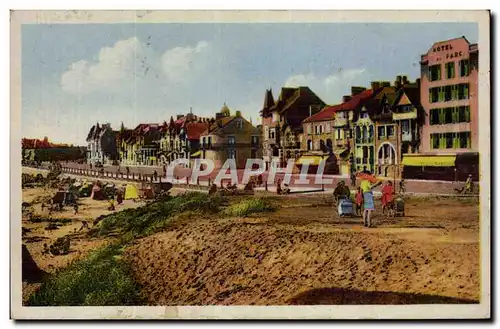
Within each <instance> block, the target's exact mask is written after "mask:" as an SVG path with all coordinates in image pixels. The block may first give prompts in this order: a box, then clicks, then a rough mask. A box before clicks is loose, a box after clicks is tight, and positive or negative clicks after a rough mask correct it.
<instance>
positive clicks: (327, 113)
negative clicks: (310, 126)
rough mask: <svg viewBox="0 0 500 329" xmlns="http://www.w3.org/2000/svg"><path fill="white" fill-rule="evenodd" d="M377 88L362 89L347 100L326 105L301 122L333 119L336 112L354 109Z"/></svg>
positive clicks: (374, 92)
mask: <svg viewBox="0 0 500 329" xmlns="http://www.w3.org/2000/svg"><path fill="white" fill-rule="evenodd" d="M378 90H379V89H376V90H375V91H374V90H373V89H368V90H364V91H362V92H361V93H359V94H357V95H355V96H353V97H352V98H351V99H350V100H349V101H347V102H345V103H341V104H337V105H332V106H327V107H325V108H323V109H322V110H321V111H319V112H318V113H316V114H314V115H311V116H310V117H308V118H306V119H305V120H304V121H303V122H304V123H307V122H317V121H327V120H333V119H334V118H335V113H336V112H338V111H347V110H354V109H355V108H357V107H358V106H359V105H360V104H361V103H362V102H364V101H366V100H367V99H369V98H370V97H372V96H373V95H374V94H376V93H377V91H378Z"/></svg>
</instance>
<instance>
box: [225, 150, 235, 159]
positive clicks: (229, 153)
mask: <svg viewBox="0 0 500 329" xmlns="http://www.w3.org/2000/svg"><path fill="white" fill-rule="evenodd" d="M227 158H228V159H236V150H235V149H228V150H227Z"/></svg>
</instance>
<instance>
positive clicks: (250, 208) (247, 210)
mask: <svg viewBox="0 0 500 329" xmlns="http://www.w3.org/2000/svg"><path fill="white" fill-rule="evenodd" d="M274 210H276V207H275V206H274V205H272V204H271V202H270V201H269V200H267V199H264V198H249V199H244V200H242V201H240V202H238V203H235V204H232V205H230V206H229V207H227V208H226V209H224V210H223V211H222V214H223V215H226V216H236V217H247V216H248V215H250V214H253V213H262V212H270V211H274Z"/></svg>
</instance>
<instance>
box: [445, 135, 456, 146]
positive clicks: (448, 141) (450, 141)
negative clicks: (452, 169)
mask: <svg viewBox="0 0 500 329" xmlns="http://www.w3.org/2000/svg"><path fill="white" fill-rule="evenodd" d="M444 135H445V147H446V148H447V149H451V148H453V137H454V135H455V133H446V134H444Z"/></svg>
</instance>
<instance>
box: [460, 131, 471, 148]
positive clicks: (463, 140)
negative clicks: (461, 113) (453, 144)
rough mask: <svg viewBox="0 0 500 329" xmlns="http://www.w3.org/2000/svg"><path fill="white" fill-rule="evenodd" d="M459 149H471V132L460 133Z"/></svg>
mask: <svg viewBox="0 0 500 329" xmlns="http://www.w3.org/2000/svg"><path fill="white" fill-rule="evenodd" d="M458 139H459V147H460V148H462V149H465V148H470V132H469V131H467V132H461V133H458Z"/></svg>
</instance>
